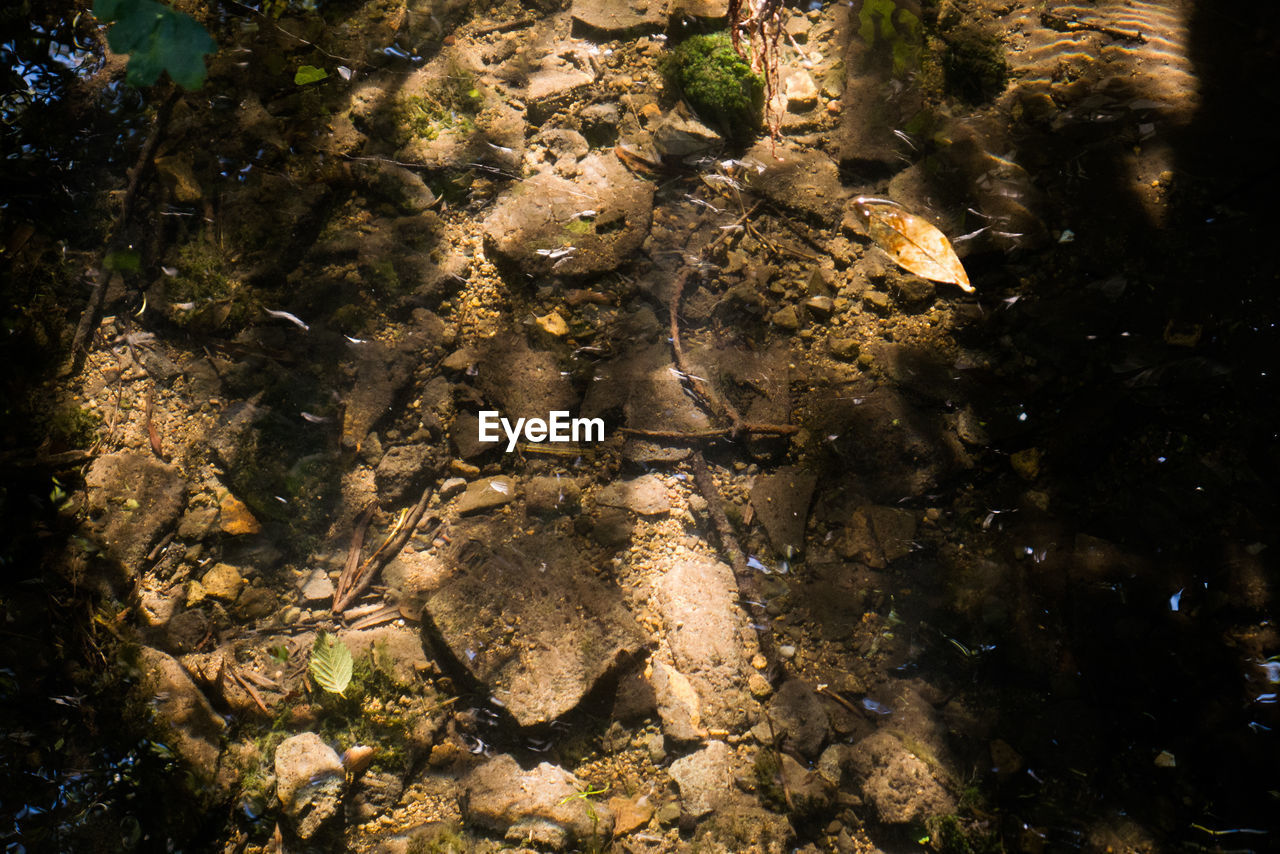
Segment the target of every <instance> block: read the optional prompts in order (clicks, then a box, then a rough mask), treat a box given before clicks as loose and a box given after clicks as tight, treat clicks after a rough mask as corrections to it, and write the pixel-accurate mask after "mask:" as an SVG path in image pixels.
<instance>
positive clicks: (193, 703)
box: [138, 646, 226, 778]
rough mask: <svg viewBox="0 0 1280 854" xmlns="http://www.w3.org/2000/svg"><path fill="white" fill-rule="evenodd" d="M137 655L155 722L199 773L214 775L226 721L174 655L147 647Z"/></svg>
mask: <svg viewBox="0 0 1280 854" xmlns="http://www.w3.org/2000/svg"><path fill="white" fill-rule="evenodd" d="M138 658H139V664H141V666H142V668H143V678H142V685H143V686H144V689H145V690H147V691H149V692H150V694H151V695H152V697H153V698H154V700H153V704H152V708H154V709H155V714H156V722H157V723H158V724H159V725H160V727H161V728H162V729H167V730H168V731H169V732H170V734H171V735H172V745H171V746H172V747H173V751H174V752H175V753H177V754H178V755H179V756H181V757H182V758H183V759H184V760H186V761H187V763H189V764H190V765H191V767H192V770H193V771H195V773H196V774H197V775H199V776H207V777H209V778H212V777H213V774H214V771H215V769H216V768H217V765H218V756H219V753H220V752H221V747H220V741H221V738H222V731H223V730H224V729H225V728H226V722H225V721H223V720H222V718H221V717H219V715H218V713H217V712H215V711H214V710H213V707H212V706H210V705H209V701H208V700H207V699H205V696H204V694H202V693H200V689H199V688H197V687H196V685H195V683H194V682H192V681H191V677H190V676H189V675H188V674H187V671H186V670H184V669H183V667H182V665H181V664H179V663H178V660H177V659H175V658H174V657H173V656H171V655H166V654H165V653H163V652H161V651H160V650H158V649H152V648H151V647H146V646H144V647H142V649H141V650H140V651H139V653H138Z"/></svg>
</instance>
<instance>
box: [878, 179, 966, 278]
mask: <svg viewBox="0 0 1280 854" xmlns="http://www.w3.org/2000/svg"><path fill="white" fill-rule="evenodd" d="M853 206H854V211H856V212H857V214H858V218H859V219H861V220H862V223H863V225H864V226H865V227H866V229H867V234H868V236H869V237H870V238H871V239H872V240H873V241H875V244H876V245H877V246H879V247H880V248H881V249H883V250H884V251H885V252H887V253H888V254H889V257H890V258H892V259H893V260H894V262H895V263H897V264H898V266H900V267H902V268H903V269H904V270H907V271H909V272H912V273H915V274H916V275H917V276H920V277H921V278H925V279H930V280H932V281H935V282H944V283H946V284H950V285H958V286H959V287H960V289H961V290H963V291H966V292H967V293H973V285H970V284H969V274H968V273H966V272H965V271H964V266H963V265H962V264H961V263H960V259H959V258H958V257H956V251H955V250H954V249H952V248H951V241H949V240H947V236H946V235H945V234H943V233H942V232H941V231H939V230H938V229H937V228H936V227H935V226H934V225H932V224H931V223H929V222H928V221H927V220H925V219H923V218H921V217H918V216H916V215H915V214H913V213H908V212H907V211H906V209H905V208H903V207H902V206H901V205H899V204H898V203H896V202H892V201H889V200H888V199H874V198H869V197H867V196H858V197H857V198H855V199H854V200H853Z"/></svg>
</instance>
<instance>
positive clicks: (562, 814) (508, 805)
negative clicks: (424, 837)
mask: <svg viewBox="0 0 1280 854" xmlns="http://www.w3.org/2000/svg"><path fill="white" fill-rule="evenodd" d="M587 789H588V787H587V785H586V783H585V782H583V781H582V780H579V779H578V778H577V777H575V776H574V775H573V774H570V773H569V772H568V771H566V770H565V769H563V768H561V767H560V766H558V765H552V764H551V763H549V762H543V763H542V764H540V765H538V766H537V767H535V768H531V769H529V770H528V771H525V770H524V769H522V768H521V767H520V765H519V764H518V763H517V762H516V761H515V760H514V759H512V758H511V757H510V756H508V755H507V754H503V755H501V756H495V757H494V758H492V759H490V760H489V761H487V762H485V763H484V764H483V765H480V766H478V767H476V768H475V769H473V770H472V771H471V773H469V774H468V775H467V777H466V779H465V780H464V782H463V797H462V799H461V807H462V815H463V817H464V818H465V819H466V821H467V823H468V824H473V825H477V826H480V827H483V828H487V829H489V830H493V831H497V832H498V833H499V834H502V836H503V837H504V838H505V839H507V840H509V841H511V842H523V843H526V844H528V843H536V844H538V845H542V846H546V847H548V848H551V849H553V850H555V851H563V850H564V849H566V848H569V847H571V846H580V847H581V848H583V849H588V850H592V849H594V848H595V847H596V846H597V845H601V844H603V843H605V842H607V841H608V840H609V839H610V838H611V837H612V835H613V813H612V812H611V811H610V809H609V807H607V806H606V805H604V804H603V803H600V802H599V801H590V802H588V801H587V799H586V798H584V797H581V794H582V793H583V792H585V791H587Z"/></svg>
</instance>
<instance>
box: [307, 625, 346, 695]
mask: <svg viewBox="0 0 1280 854" xmlns="http://www.w3.org/2000/svg"><path fill="white" fill-rule="evenodd" d="M311 678H312V679H314V680H316V684H317V685H319V686H320V687H321V688H323V689H324V690H326V691H328V692H329V693H331V694H341V693H342V692H343V691H345V690H347V686H348V685H350V684H351V650H349V649H347V645H346V644H344V643H343V642H342V641H340V640H338V639H337V638H335V637H330V636H329V635H327V634H325V633H324V632H321V633H320V634H318V635H316V644H315V646H313V647H312V648H311Z"/></svg>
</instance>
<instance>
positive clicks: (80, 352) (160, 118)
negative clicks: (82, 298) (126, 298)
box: [67, 87, 182, 376]
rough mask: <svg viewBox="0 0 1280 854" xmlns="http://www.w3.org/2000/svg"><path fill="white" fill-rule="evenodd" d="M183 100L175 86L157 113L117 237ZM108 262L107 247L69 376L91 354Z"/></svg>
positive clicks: (75, 342)
mask: <svg viewBox="0 0 1280 854" xmlns="http://www.w3.org/2000/svg"><path fill="white" fill-rule="evenodd" d="M181 97H182V90H181V89H178V88H176V87H175V88H174V89H173V90H172V91H171V92H169V94H168V96H167V97H166V98H165V99H164V101H163V102H161V104H160V109H158V110H157V111H156V121H155V124H154V125H153V126H152V128H151V136H149V137H147V141H146V143H145V144H144V145H143V146H142V151H140V152H139V153H138V159H137V161H136V162H135V163H134V164H133V169H132V170H130V172H129V184H128V186H127V187H126V188H125V191H124V200H123V201H122V202H121V204H120V215H119V216H118V217H116V222H115V226H114V227H113V228H112V229H111V231H112V235H113V236H115V235H118V234H119V233H120V232H121V231H123V230H124V227H125V226H126V225H128V224H129V218H130V216H132V215H133V205H134V202H135V201H136V200H137V197H138V188H139V187H140V186H141V184H142V176H143V175H145V174H146V172H147V169H148V167H150V166H151V162H152V159H153V158H154V157H155V154H156V149H157V148H159V147H160V140H161V139H163V138H164V132H165V129H166V128H168V126H169V116H170V115H172V114H173V107H174V105H175V104H177V103H178V99H179V98H181ZM108 245H110V241H108ZM106 260H107V249H106V247H105V246H104V247H103V249H102V251H101V252H100V253H99V254H98V260H97V264H96V265H95V270H94V273H93V288H92V289H91V290H90V291H89V301H88V303H87V304H86V305H85V307H84V311H83V312H81V314H80V322H79V323H78V324H76V334H75V337H73V338H72V339H71V365H70V368H69V370H68V371H67V376H75V375H76V374H78V373H80V369H81V368H82V367H84V360H85V357H86V356H88V355H89V337H90V335H92V334H93V330H94V329H95V328H96V327H97V325H98V316H99V315H100V314H101V313H102V301H103V299H104V298H105V297H106V294H107V282H108V281H109V280H110V279H111V275H110V273H109V272H108V271H106V270H104V269H102V268H103V266H104V265H105V264H106Z"/></svg>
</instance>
